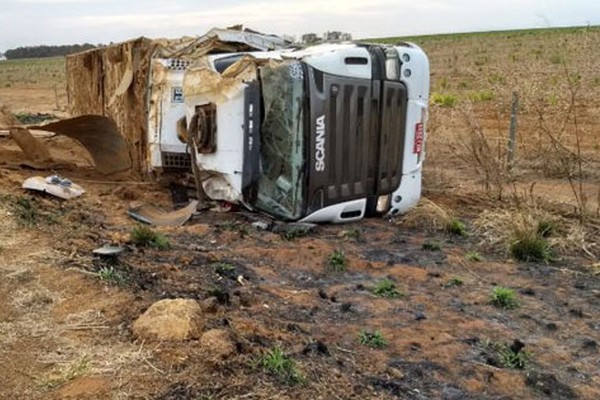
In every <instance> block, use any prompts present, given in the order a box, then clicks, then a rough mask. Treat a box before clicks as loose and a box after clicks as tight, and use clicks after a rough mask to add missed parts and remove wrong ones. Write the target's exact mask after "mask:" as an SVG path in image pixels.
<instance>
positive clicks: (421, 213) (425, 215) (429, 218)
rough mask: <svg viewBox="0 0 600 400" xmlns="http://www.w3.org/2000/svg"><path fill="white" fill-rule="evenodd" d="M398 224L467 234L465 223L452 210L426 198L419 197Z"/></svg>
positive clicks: (461, 234) (432, 230)
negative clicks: (416, 203)
mask: <svg viewBox="0 0 600 400" xmlns="http://www.w3.org/2000/svg"><path fill="white" fill-rule="evenodd" d="M399 224H401V225H403V226H406V227H409V228H421V229H424V230H427V231H429V232H439V231H443V232H446V233H450V234H455V235H459V236H465V235H466V234H467V231H466V227H465V225H464V224H463V222H462V221H461V220H460V219H458V218H457V217H456V215H455V214H454V212H453V211H452V210H450V209H447V208H445V207H442V206H440V205H439V204H436V203H434V202H433V201H431V200H429V199H427V198H423V199H421V201H420V202H419V204H418V205H417V206H416V207H415V208H413V209H412V210H410V211H409V212H408V213H407V214H406V215H405V216H404V217H403V218H402V219H401V220H400V221H399Z"/></svg>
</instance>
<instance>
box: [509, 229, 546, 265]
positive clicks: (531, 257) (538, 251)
mask: <svg viewBox="0 0 600 400" xmlns="http://www.w3.org/2000/svg"><path fill="white" fill-rule="evenodd" d="M509 251H510V254H511V255H512V256H513V257H514V258H516V259H517V260H520V261H525V262H550V261H552V259H553V258H554V256H553V252H552V249H551V247H550V243H548V240H547V239H546V238H545V237H543V236H541V235H540V234H539V233H538V232H526V231H523V232H517V234H516V235H515V240H514V241H513V242H512V243H511V244H510V246H509Z"/></svg>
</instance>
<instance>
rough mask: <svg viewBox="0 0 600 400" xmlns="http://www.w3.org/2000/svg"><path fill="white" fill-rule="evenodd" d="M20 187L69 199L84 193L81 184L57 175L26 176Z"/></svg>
mask: <svg viewBox="0 0 600 400" xmlns="http://www.w3.org/2000/svg"><path fill="white" fill-rule="evenodd" d="M22 187H23V189H28V190H36V191H38V192H45V193H48V194H51V195H52V196H55V197H58V198H61V199H64V200H70V199H73V198H75V197H79V196H81V195H82V194H84V193H85V190H84V189H83V188H82V187H81V186H79V185H77V184H75V183H73V182H71V181H70V180H68V179H65V178H61V177H59V176H57V175H53V176H49V177H47V178H44V177H41V176H34V177H31V178H27V179H26V180H25V182H23V185H22Z"/></svg>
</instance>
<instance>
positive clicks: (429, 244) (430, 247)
mask: <svg viewBox="0 0 600 400" xmlns="http://www.w3.org/2000/svg"><path fill="white" fill-rule="evenodd" d="M421 247H422V249H423V250H427V251H440V250H442V244H441V243H440V242H439V241H437V240H427V241H426V242H425V243H423V245H422V246H421Z"/></svg>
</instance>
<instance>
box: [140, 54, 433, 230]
mask: <svg viewBox="0 0 600 400" xmlns="http://www.w3.org/2000/svg"><path fill="white" fill-rule="evenodd" d="M154 62H155V63H157V68H153V71H154V73H155V74H159V73H158V72H156V71H158V70H160V69H161V68H162V69H163V70H164V72H161V73H160V74H161V76H162V77H161V79H151V82H154V83H152V84H151V88H150V90H151V96H150V98H151V101H150V106H149V110H150V112H149V115H150V117H149V121H148V132H149V138H148V142H149V150H150V163H151V167H152V168H153V169H154V170H156V171H170V170H180V169H190V163H191V162H192V161H191V160H195V163H196V166H197V167H198V170H200V173H201V175H202V179H201V180H202V186H203V189H204V191H205V192H206V194H207V195H208V197H209V198H211V199H213V200H224V201H228V202H233V203H239V204H242V205H244V206H246V207H247V208H249V209H251V210H257V211H261V212H263V213H266V214H268V215H271V216H273V217H276V218H279V219H282V220H286V221H304V222H316V223H319V222H334V223H337V222H346V221H354V220H358V219H361V218H363V217H369V216H376V215H395V214H399V213H404V212H406V211H408V210H409V209H410V208H411V207H413V206H415V205H416V203H417V202H418V200H419V198H420V196H421V171H422V165H423V159H424V154H425V148H424V144H425V124H426V118H427V107H428V97H429V63H428V59H427V57H426V55H425V53H424V52H423V51H422V50H421V49H420V48H419V47H418V46H416V45H414V44H410V43H402V44H398V45H394V46H392V45H381V44H362V43H343V44H322V45H317V46H312V47H307V48H301V49H280V50H275V51H262V52H246V53H224V54H212V55H207V56H205V57H204V58H203V60H201V62H200V63H199V64H198V63H195V62H192V63H191V64H190V61H182V60H177V59H157V60H155V61H154ZM194 64H196V67H194ZM198 65H199V66H198ZM248 66H249V67H248ZM159 81H160V84H158V83H157V82H159ZM190 135H196V139H197V140H196V144H197V146H190V141H189V137H190ZM192 152H193V153H194V154H192ZM192 155H193V156H195V157H191V156H192Z"/></svg>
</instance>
